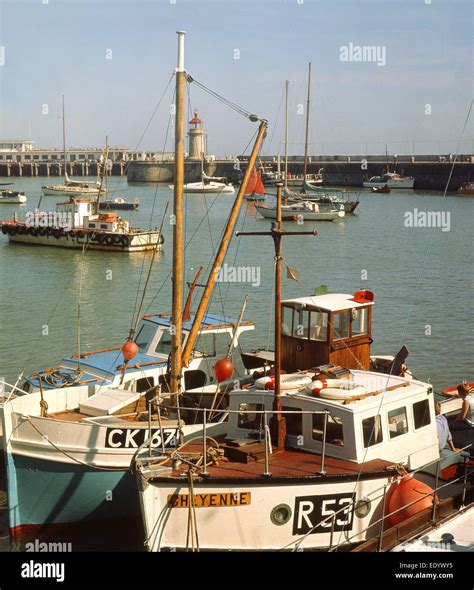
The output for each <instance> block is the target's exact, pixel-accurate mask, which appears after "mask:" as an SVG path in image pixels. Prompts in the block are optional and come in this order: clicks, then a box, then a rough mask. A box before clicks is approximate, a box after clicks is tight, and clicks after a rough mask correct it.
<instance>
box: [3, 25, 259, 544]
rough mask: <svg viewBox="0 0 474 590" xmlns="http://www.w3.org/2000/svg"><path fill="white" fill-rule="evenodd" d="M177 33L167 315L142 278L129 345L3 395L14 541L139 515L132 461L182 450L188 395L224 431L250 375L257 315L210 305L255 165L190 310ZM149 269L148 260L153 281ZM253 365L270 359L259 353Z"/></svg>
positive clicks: (189, 430)
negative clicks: (245, 342)
mask: <svg viewBox="0 0 474 590" xmlns="http://www.w3.org/2000/svg"><path fill="white" fill-rule="evenodd" d="M178 40H179V41H178V43H179V54H178V69H177V71H176V125H175V128H176V135H175V179H176V182H175V187H174V196H173V215H174V216H175V220H176V223H175V224H174V226H173V296H172V311H171V314H170V313H159V314H145V315H142V305H143V301H144V297H145V292H146V285H147V284H148V279H147V281H146V283H145V288H144V291H143V295H142V299H141V304H140V306H139V309H138V311H137V319H136V322H135V324H134V326H133V328H132V330H131V332H130V334H129V337H128V339H127V341H126V342H125V343H124V345H123V346H122V347H120V346H116V347H110V348H107V349H102V350H96V351H92V352H84V353H83V352H81V351H79V352H78V354H76V355H72V356H70V357H68V358H65V359H63V360H62V361H61V363H60V364H59V365H58V366H56V367H53V368H52V369H51V368H48V369H45V370H42V371H37V372H35V373H33V374H30V375H29V376H28V377H26V378H21V379H19V383H18V384H17V386H14V387H13V388H12V389H11V391H10V393H9V394H8V393H7V394H6V396H7V398H9V399H8V400H7V402H6V403H5V404H4V407H3V425H4V446H5V453H6V457H7V472H8V485H9V494H8V498H9V518H10V533H11V536H12V537H13V538H15V539H21V538H27V537H28V536H29V535H35V534H37V532H38V530H41V531H53V530H54V529H55V528H57V527H58V526H64V525H66V524H71V523H77V522H85V521H88V520H89V521H90V520H92V521H94V522H96V521H98V520H110V519H120V520H121V521H122V520H123V519H125V518H127V517H131V518H133V517H134V516H137V515H138V514H139V502H138V497H137V490H136V487H135V485H134V480H133V478H132V476H131V475H130V465H131V464H134V462H135V459H136V458H139V457H142V458H143V459H144V460H145V458H146V456H149V455H151V452H152V449H159V452H160V453H161V452H166V451H168V450H170V449H171V450H172V449H175V448H177V446H178V445H179V444H181V443H182V442H184V441H187V440H189V439H190V438H192V437H193V436H194V435H195V433H196V432H198V431H199V430H200V429H201V428H202V416H201V415H200V414H199V412H195V411H194V410H193V409H190V410H186V411H181V408H180V403H178V400H179V399H181V400H186V402H185V404H186V406H187V407H189V408H192V407H195V408H197V409H199V408H202V409H205V410H206V412H207V414H206V420H205V422H206V427H207V429H208V433H209V434H211V435H213V436H214V435H217V434H218V433H219V432H221V431H222V429H223V424H224V421H225V419H226V417H227V414H226V407H227V402H228V394H229V391H230V390H232V388H233V387H235V384H236V383H238V384H239V386H240V385H242V386H243V385H244V384H245V383H248V382H250V381H252V378H251V375H250V369H249V368H247V366H246V364H245V361H244V355H243V354H239V352H240V341H239V338H240V337H241V335H242V334H244V333H245V332H247V331H249V330H253V329H254V324H253V322H250V321H246V320H244V319H243V316H244V311H245V303H244V305H243V306H242V310H241V312H240V314H239V317H238V318H233V317H229V316H223V315H217V314H214V313H211V312H210V311H208V305H209V301H210V297H211V294H212V291H213V288H214V286H215V283H216V280H217V271H218V269H219V268H220V267H221V265H222V262H223V260H224V257H225V254H226V251H227V248H228V245H229V243H230V239H231V236H232V232H233V230H234V229H235V225H236V222H237V218H238V215H239V212H240V208H241V205H242V202H243V197H244V194H245V191H246V187H247V184H248V182H249V180H250V169H249V171H248V173H246V174H245V175H244V178H243V181H242V185H241V187H240V189H239V193H238V195H237V197H236V199H235V202H234V204H233V207H232V209H231V212H230V215H229V220H228V223H227V225H226V227H225V230H224V232H223V235H222V238H221V243H220V246H219V248H218V250H217V253H216V257H215V259H214V263H213V268H212V270H211V272H210V274H209V278H208V280H207V282H206V285H205V287H204V292H203V295H202V297H201V299H200V302H199V305H198V308H197V310H196V311H194V312H193V311H192V310H191V304H192V295H193V292H194V289H195V287H196V285H197V281H198V279H199V275H200V274H201V272H202V269H201V271H200V272H199V273H198V275H197V276H196V278H195V280H194V283H193V285H192V286H191V289H190V292H189V295H188V298H187V301H186V304H185V305H184V302H183V290H182V288H183V257H184V236H183V228H184V200H183V180H184V110H185V109H184V106H185V103H184V101H185V82H186V73H185V70H184V33H183V32H178ZM251 117H253V116H249V118H251ZM251 120H258V119H251ZM266 128H267V124H266V121H263V120H262V121H260V127H259V131H258V134H257V138H256V142H255V145H254V147H253V150H252V153H251V156H250V160H249V163H250V166H251V167H252V166H253V165H254V164H255V161H256V158H257V155H258V152H259V150H260V147H261V144H262V141H263V138H264V135H265V132H266ZM155 253H156V249H155ZM152 265H153V259H152V260H151V262H150V268H149V273H148V277H149V276H150V274H151V270H152ZM224 351H225V352H224ZM255 366H256V367H257V368H261V367H263V361H262V364H261V365H258V364H257V365H252V368H254V367H255ZM181 403H182V402H181ZM159 428H160V431H159V432H158V429H159ZM162 429H164V430H162ZM163 435H164V436H163ZM107 494H112V496H113V501H108V499H107Z"/></svg>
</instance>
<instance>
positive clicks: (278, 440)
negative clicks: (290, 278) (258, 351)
mask: <svg viewBox="0 0 474 590" xmlns="http://www.w3.org/2000/svg"><path fill="white" fill-rule="evenodd" d="M281 191H282V183H281V182H279V183H278V184H277V219H276V221H275V222H273V223H272V227H271V230H270V231H269V232H237V234H236V235H238V236H271V237H272V238H273V243H274V246H275V330H274V346H275V366H274V371H275V390H274V392H275V396H274V400H273V418H272V422H271V434H272V442H273V444H274V445H276V447H277V449H278V450H282V449H283V448H284V447H285V438H286V420H285V418H284V417H283V415H282V408H281V387H280V377H281V263H282V260H283V256H282V244H281V239H282V237H283V236H298V235H313V236H315V235H317V231H316V230H313V231H285V230H283V229H282V226H281Z"/></svg>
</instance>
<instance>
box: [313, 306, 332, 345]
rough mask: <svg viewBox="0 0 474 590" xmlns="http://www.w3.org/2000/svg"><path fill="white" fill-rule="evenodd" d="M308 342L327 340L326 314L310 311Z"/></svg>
mask: <svg viewBox="0 0 474 590" xmlns="http://www.w3.org/2000/svg"><path fill="white" fill-rule="evenodd" d="M309 338H310V340H322V341H324V342H325V341H326V340H327V338H328V314H327V313H321V312H320V311H312V312H311V315H310V316H309Z"/></svg>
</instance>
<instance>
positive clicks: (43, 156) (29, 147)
mask: <svg viewBox="0 0 474 590" xmlns="http://www.w3.org/2000/svg"><path fill="white" fill-rule="evenodd" d="M33 143H34V142H33V141H32V140H31V139H0V162H2V161H3V162H5V161H7V162H8V161H13V162H25V163H30V162H55V161H58V160H59V161H61V162H62V161H63V158H64V154H63V150H62V149H59V148H36V147H33ZM102 151H103V148H102V147H94V148H92V147H89V148H74V147H69V148H66V160H67V161H68V162H76V161H78V162H86V161H92V160H98V159H99V158H100V156H101V154H102ZM109 158H110V159H111V160H112V161H114V162H118V161H123V160H131V159H132V158H133V152H132V150H131V149H130V148H124V147H110V148H109Z"/></svg>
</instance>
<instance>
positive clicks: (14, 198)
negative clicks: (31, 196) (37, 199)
mask: <svg viewBox="0 0 474 590" xmlns="http://www.w3.org/2000/svg"><path fill="white" fill-rule="evenodd" d="M26 201H27V199H26V196H25V193H23V192H20V191H12V190H10V189H7V188H6V189H3V190H1V191H0V204H1V203H4V204H8V205H18V204H19V205H22V204H23V203H26Z"/></svg>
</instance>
